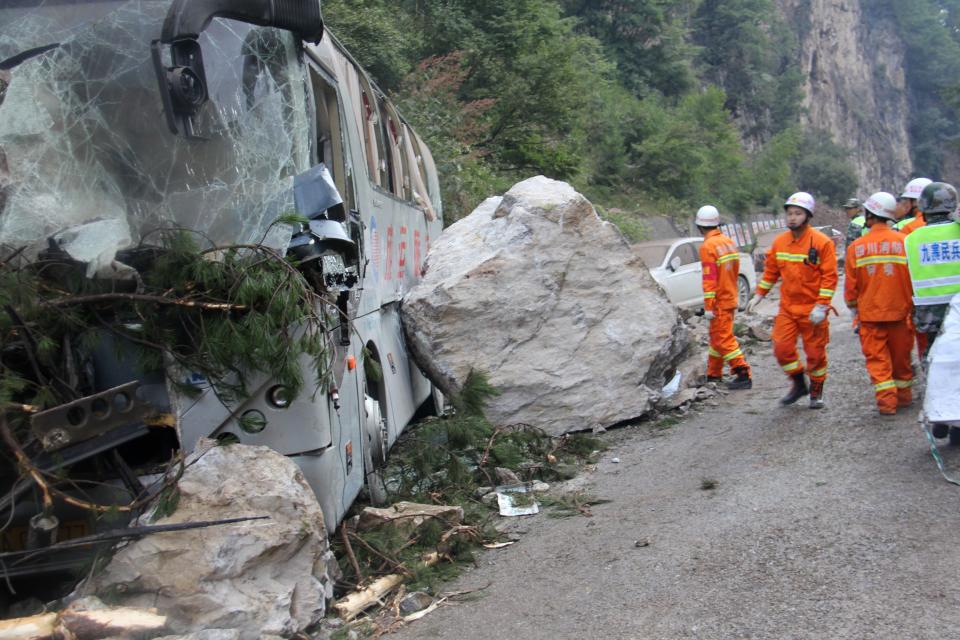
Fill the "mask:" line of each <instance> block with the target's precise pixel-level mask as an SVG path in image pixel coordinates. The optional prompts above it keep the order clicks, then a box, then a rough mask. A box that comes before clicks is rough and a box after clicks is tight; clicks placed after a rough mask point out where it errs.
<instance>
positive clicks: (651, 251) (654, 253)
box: [635, 244, 670, 269]
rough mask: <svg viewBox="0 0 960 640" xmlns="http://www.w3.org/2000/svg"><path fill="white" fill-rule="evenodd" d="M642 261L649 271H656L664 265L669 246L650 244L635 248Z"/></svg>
mask: <svg viewBox="0 0 960 640" xmlns="http://www.w3.org/2000/svg"><path fill="white" fill-rule="evenodd" d="M635 248H636V250H637V253H638V254H640V259H641V260H643V263H644V264H645V265H647V269H656V268H657V267H659V266H660V265H662V264H663V259H664V258H665V257H666V256H667V251H668V250H669V249H670V245H668V244H648V245H641V246H638V247H635Z"/></svg>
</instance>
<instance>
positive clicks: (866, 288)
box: [844, 191, 913, 416]
mask: <svg viewBox="0 0 960 640" xmlns="http://www.w3.org/2000/svg"><path fill="white" fill-rule="evenodd" d="M896 207H897V201H896V198H894V197H893V195H892V194H889V193H886V192H883V191H879V192H877V193H875V194H873V195H872V196H870V199H869V200H867V202H866V204H864V208H865V209H866V226H867V227H869V229H870V231H869V232H868V233H867V235H865V236H863V237H861V238H859V239H857V240H856V241H855V242H854V243H853V244H852V245H850V246H849V247H847V257H846V267H845V269H846V274H847V279H846V283H845V285H844V299H845V300H846V302H847V306H848V307H849V308H850V310H851V311H853V313H854V314H856V317H857V319H858V320H859V324H860V346H861V348H862V349H863V355H864V357H865V358H866V359H867V372H868V373H869V374H870V380H871V381H872V382H873V389H874V392H875V393H876V396H877V408H878V409H879V410H880V415H884V416H893V415H896V414H897V407H906V406H909V405H910V403H911V402H912V401H913V393H912V390H911V386H912V385H913V368H912V367H911V366H910V351H911V350H912V349H913V325H912V323H911V321H910V316H911V314H912V313H913V286H912V285H911V284H910V271H909V269H908V268H907V253H906V249H905V248H904V239H905V238H906V236H904V235H903V234H902V233H900V232H898V231H895V230H894V229H891V228H890V227H888V226H887V221H890V222H895V221H896Z"/></svg>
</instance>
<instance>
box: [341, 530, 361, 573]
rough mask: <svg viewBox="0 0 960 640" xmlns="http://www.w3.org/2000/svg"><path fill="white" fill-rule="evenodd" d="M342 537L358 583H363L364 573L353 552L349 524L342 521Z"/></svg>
mask: <svg viewBox="0 0 960 640" xmlns="http://www.w3.org/2000/svg"><path fill="white" fill-rule="evenodd" d="M340 539H341V540H343V548H344V550H345V551H346V552H347V558H348V559H349V560H350V566H352V567H353V572H354V573H355V574H357V585H361V584H363V580H364V578H363V573H362V572H361V571H360V564H359V563H358V562H357V556H356V555H355V554H354V553H353V545H351V544H350V536H348V535H347V524H346V523H345V522H341V523H340Z"/></svg>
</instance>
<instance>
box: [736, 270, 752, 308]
mask: <svg viewBox="0 0 960 640" xmlns="http://www.w3.org/2000/svg"><path fill="white" fill-rule="evenodd" d="M750 293H751V291H750V281H749V280H747V277H746V276H737V310H738V311H743V310H744V309H746V308H747V303H748V302H750Z"/></svg>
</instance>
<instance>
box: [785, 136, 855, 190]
mask: <svg viewBox="0 0 960 640" xmlns="http://www.w3.org/2000/svg"><path fill="white" fill-rule="evenodd" d="M801 148H802V149H803V152H802V153H800V154H797V156H796V157H795V160H794V164H793V180H794V183H795V184H796V185H797V187H798V188H799V189H802V190H804V191H809V192H811V193H816V194H817V195H818V197H821V198H823V199H825V200H826V201H827V202H829V203H830V204H832V205H834V206H839V205H840V203H841V202H843V201H844V200H845V199H847V198H849V197H850V194H851V193H856V191H857V174H856V172H855V171H854V169H853V166H852V165H851V164H850V150H849V149H846V148H844V147H842V146H840V145H838V144H836V143H835V142H834V141H833V137H832V136H831V135H830V133H829V132H827V131H808V132H806V133H805V134H804V136H803V140H802V142H801Z"/></svg>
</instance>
